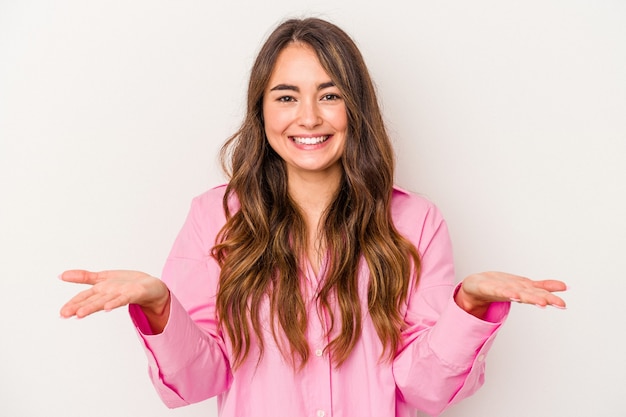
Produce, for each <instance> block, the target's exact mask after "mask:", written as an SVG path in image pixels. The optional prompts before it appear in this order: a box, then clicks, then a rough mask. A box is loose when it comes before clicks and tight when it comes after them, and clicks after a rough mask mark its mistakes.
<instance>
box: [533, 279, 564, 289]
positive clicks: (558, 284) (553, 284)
mask: <svg viewBox="0 0 626 417" xmlns="http://www.w3.org/2000/svg"><path fill="white" fill-rule="evenodd" d="M533 286H534V287H535V288H541V289H544V290H546V291H550V292H555V291H565V290H567V285H566V284H565V283H564V282H563V281H558V280H555V279H547V280H543V281H533Z"/></svg>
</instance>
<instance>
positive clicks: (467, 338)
mask: <svg viewBox="0 0 626 417" xmlns="http://www.w3.org/2000/svg"><path fill="white" fill-rule="evenodd" d="M510 307H511V304H510V303H509V302H496V303H492V304H491V305H490V306H489V309H488V310H487V315H486V316H485V320H481V319H479V318H477V317H474V316H472V315H471V314H469V313H467V312H466V311H464V310H463V309H462V308H461V307H459V306H458V305H457V304H456V302H455V301H454V297H450V301H449V302H448V305H447V306H446V308H445V310H444V311H443V312H442V314H441V316H440V317H439V320H438V321H437V325H436V326H435V327H434V328H433V329H432V332H431V333H430V335H429V345H430V346H431V349H432V350H433V352H436V353H437V356H438V357H439V358H440V359H441V360H442V361H444V362H446V363H448V364H449V365H452V366H455V367H463V366H467V364H468V363H472V361H473V359H474V358H475V357H476V354H477V353H478V351H479V350H480V349H481V348H482V347H483V345H484V344H485V342H486V341H487V340H488V339H489V338H490V337H491V336H492V335H493V334H494V333H495V332H496V331H497V330H498V329H499V328H500V326H501V325H502V323H503V322H504V320H505V319H506V317H507V315H508V313H509V310H510Z"/></svg>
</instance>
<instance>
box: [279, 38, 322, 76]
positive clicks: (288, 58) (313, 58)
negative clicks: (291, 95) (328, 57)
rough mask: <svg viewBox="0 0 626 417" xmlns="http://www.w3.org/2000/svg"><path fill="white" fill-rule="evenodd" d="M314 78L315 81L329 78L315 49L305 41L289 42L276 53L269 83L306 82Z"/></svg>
mask: <svg viewBox="0 0 626 417" xmlns="http://www.w3.org/2000/svg"><path fill="white" fill-rule="evenodd" d="M314 79H315V80H316V81H317V82H320V81H321V82H326V81H329V80H330V76H329V75H328V74H327V73H326V70H325V69H324V67H322V64H321V63H320V61H319V59H318V57H317V54H316V53H315V50H314V49H313V48H312V47H311V46H310V45H308V44H305V43H291V44H289V45H287V46H286V47H285V48H284V49H283V50H282V51H280V53H279V54H278V57H277V59H276V63H275V64H274V68H273V70H272V74H271V76H270V84H272V83H273V82H276V81H279V82H286V81H291V82H294V81H298V80H299V81H301V82H306V81H307V80H308V81H311V80H314Z"/></svg>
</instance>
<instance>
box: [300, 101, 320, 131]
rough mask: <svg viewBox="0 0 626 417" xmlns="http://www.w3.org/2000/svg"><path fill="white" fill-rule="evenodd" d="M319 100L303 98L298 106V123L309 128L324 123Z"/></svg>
mask: <svg viewBox="0 0 626 417" xmlns="http://www.w3.org/2000/svg"><path fill="white" fill-rule="evenodd" d="M319 110H320V109H319V108H318V105H317V102H316V101H315V100H303V101H301V102H300V106H299V108H298V124H299V125H300V126H302V127H305V128H307V129H312V128H314V127H316V126H319V125H320V124H322V117H321V114H320V111H319Z"/></svg>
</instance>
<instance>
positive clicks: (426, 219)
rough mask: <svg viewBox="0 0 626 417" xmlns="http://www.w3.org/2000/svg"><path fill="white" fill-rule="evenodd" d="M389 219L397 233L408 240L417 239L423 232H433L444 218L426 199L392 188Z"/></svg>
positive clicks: (395, 187)
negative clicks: (390, 218)
mask: <svg viewBox="0 0 626 417" xmlns="http://www.w3.org/2000/svg"><path fill="white" fill-rule="evenodd" d="M391 217H392V219H393V223H394V225H395V226H396V228H398V231H399V232H400V233H402V234H404V235H405V236H407V237H409V238H418V237H419V236H421V235H422V234H423V233H424V232H425V231H426V232H427V231H429V230H430V231H435V230H437V229H438V228H439V227H440V226H441V225H442V224H443V223H444V218H443V216H442V215H441V212H440V211H439V209H438V208H437V206H436V205H435V204H434V203H433V202H432V201H430V200H429V199H428V198H426V197H424V196H422V195H419V194H417V193H413V192H410V191H407V190H404V189H402V188H400V187H397V186H394V188H393V194H392V197H391Z"/></svg>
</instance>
